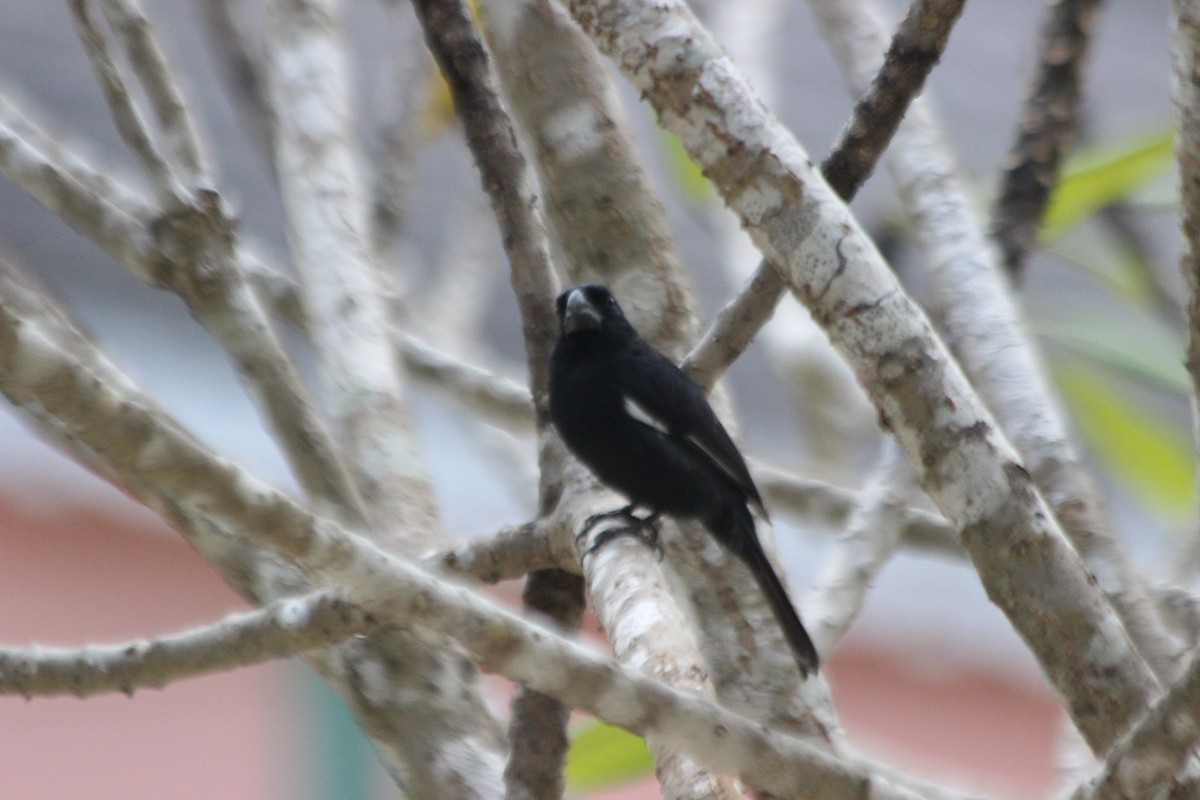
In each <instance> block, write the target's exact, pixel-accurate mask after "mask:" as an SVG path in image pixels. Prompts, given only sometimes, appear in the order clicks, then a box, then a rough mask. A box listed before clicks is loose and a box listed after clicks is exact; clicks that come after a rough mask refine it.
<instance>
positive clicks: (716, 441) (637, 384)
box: [621, 347, 766, 517]
mask: <svg viewBox="0 0 1200 800" xmlns="http://www.w3.org/2000/svg"><path fill="white" fill-rule="evenodd" d="M628 363H629V367H628V368H629V370H630V374H629V375H627V376H626V380H624V381H622V383H621V386H622V391H623V394H622V398H621V399H622V402H623V404H624V410H625V413H626V414H628V415H629V416H630V417H632V418H633V419H635V420H637V421H638V422H640V423H642V424H643V425H647V426H649V427H651V428H653V429H654V430H656V431H658V432H659V433H661V434H663V435H664V436H666V437H667V438H668V439H670V440H671V441H673V442H674V443H675V444H677V445H678V446H680V447H683V448H686V449H687V450H689V451H691V452H692V453H693V454H694V455H695V456H696V457H697V458H701V459H704V460H705V461H708V462H709V463H711V464H712V465H713V466H714V467H716V468H717V469H718V470H720V471H721V472H722V473H724V474H725V476H726V477H728V478H729V480H730V481H731V482H732V483H733V485H734V486H736V487H737V488H738V489H739V490H741V492H742V493H743V494H744V495H745V496H746V499H747V500H749V501H750V502H751V503H753V504H754V506H755V507H756V508H758V509H759V511H760V512H762V514H763V516H764V517H765V516H766V509H765V508H763V504H762V498H761V497H759V494H758V489H757V488H756V487H755V485H754V480H753V479H752V478H751V477H750V470H749V469H748V468H747V467H746V461H745V459H743V458H742V454H741V453H740V452H738V449H737V445H735V444H734V443H733V439H731V438H730V437H729V433H728V432H727V431H726V430H725V426H723V425H722V424H721V420H719V419H718V418H717V415H716V413H714V412H713V410H712V406H710V405H709V404H708V398H706V397H705V396H704V392H703V391H702V390H701V389H700V387H699V386H697V385H696V382H695V381H693V380H692V379H691V378H689V377H688V376H687V375H686V374H685V373H684V372H683V370H681V369H679V367H677V366H676V365H675V364H674V362H672V361H671V360H670V359H668V358H667V357H666V356H664V355H662V354H661V353H659V352H658V351H656V350H653V349H651V348H650V347H646V348H645V349H644V350H643V351H642V352H641V353H639V354H638V357H637V358H634V359H631V360H630V361H629V362H628Z"/></svg>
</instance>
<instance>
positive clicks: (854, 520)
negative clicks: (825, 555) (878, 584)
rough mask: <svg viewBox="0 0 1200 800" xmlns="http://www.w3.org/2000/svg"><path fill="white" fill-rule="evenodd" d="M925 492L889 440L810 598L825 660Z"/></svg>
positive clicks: (808, 608)
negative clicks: (907, 515)
mask: <svg viewBox="0 0 1200 800" xmlns="http://www.w3.org/2000/svg"><path fill="white" fill-rule="evenodd" d="M919 491H920V487H919V486H918V485H917V480H916V476H915V475H914V474H913V471H912V468H911V467H909V466H908V462H907V461H905V460H904V455H903V454H902V453H901V452H900V448H898V447H897V446H896V443H895V441H894V440H891V439H888V440H886V441H885V442H884V443H883V455H882V457H881V458H880V460H879V464H878V465H877V466H876V467H875V472H874V474H873V475H872V477H871V480H870V481H869V482H868V483H867V486H866V488H864V489H863V492H862V498H861V503H860V505H858V506H857V507H856V508H855V510H854V513H853V514H852V515H851V517H850V521H849V522H848V523H847V524H846V528H845V530H843V531H842V533H841V535H839V536H838V539H837V542H836V544H835V545H834V551H833V553H832V554H831V555H830V557H829V560H828V561H827V562H826V564H825V568H824V569H823V570H822V571H821V574H820V575H819V576H818V577H817V580H816V582H815V584H814V585H813V588H812V591H811V592H810V593H809V596H808V597H807V598H806V599H805V601H804V620H805V623H806V624H807V626H808V632H809V635H810V636H812V640H813V644H815V645H816V646H817V651H818V652H819V653H821V655H822V657H823V658H828V656H829V653H830V652H832V650H833V646H834V645H835V644H836V643H837V641H838V639H840V638H841V637H842V635H843V634H845V632H846V630H847V629H848V628H849V627H850V624H851V623H852V622H853V621H854V619H855V618H856V617H857V616H858V612H859V611H860V610H861V609H862V605H863V601H864V600H865V598H866V594H867V589H869V588H870V587H871V585H872V584H873V583H874V581H875V577H876V576H877V575H878V574H879V571H880V570H881V569H883V567H884V565H885V564H886V563H887V561H888V559H890V558H891V557H892V555H893V554H894V553H895V552H896V547H897V546H898V545H899V544H900V540H901V539H900V537H901V535H902V533H903V530H904V526H903V521H904V519H903V518H904V515H905V512H906V511H907V510H908V509H907V508H906V507H905V506H906V504H907V503H908V501H909V500H910V499H911V498H912V497H913V496H914V495H916V494H918V493H919Z"/></svg>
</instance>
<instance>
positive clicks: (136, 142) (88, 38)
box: [69, 0, 190, 208]
mask: <svg viewBox="0 0 1200 800" xmlns="http://www.w3.org/2000/svg"><path fill="white" fill-rule="evenodd" d="M90 2H91V0H69V5H70V7H71V11H72V14H73V17H74V19H75V27H76V30H77V31H78V33H79V39H80V41H81V42H83V46H84V50H85V51H86V52H87V55H88V59H89V60H90V61H91V62H92V70H93V72H95V73H96V80H97V81H98V82H99V83H100V88H101V89H103V90H104V98H105V100H107V101H108V108H109V111H111V112H112V116H113V121H114V122H115V123H116V125H117V130H118V131H119V132H120V134H121V138H122V139H123V140H124V141H125V144H126V146H127V147H129V149H130V150H131V151H132V152H133V154H134V155H135V156H136V157H137V159H138V160H139V161H140V162H141V165H142V169H143V170H145V172H146V175H147V177H149V179H150V183H151V185H152V186H153V187H154V192H155V194H156V195H157V197H158V200H159V202H160V203H161V204H162V205H163V206H164V207H165V208H174V207H175V206H177V205H178V204H180V203H181V202H182V201H183V199H184V198H185V197H186V194H187V189H188V188H190V187H186V186H185V185H183V184H182V183H181V182H180V180H179V178H178V176H176V175H175V173H174V170H173V168H172V165H171V163H170V162H169V161H167V159H166V157H165V156H164V155H163V154H162V153H161V152H160V151H159V149H158V144H157V143H156V142H155V141H154V135H153V133H152V132H151V131H150V129H149V128H148V127H147V126H146V122H145V120H144V119H143V118H142V115H141V112H140V111H138V109H137V104H136V103H135V102H134V99H133V95H132V94H131V93H130V91H129V86H128V84H126V82H125V78H124V77H123V76H122V75H121V70H120V67H118V66H117V62H116V60H115V59H114V58H113V56H112V53H111V51H110V50H109V49H108V41H107V40H106V39H105V36H104V31H103V30H101V28H100V25H99V23H98V22H97V21H96V19H95V18H94V17H93V16H92V13H91V11H90V10H89V3H90Z"/></svg>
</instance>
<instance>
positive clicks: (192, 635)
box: [0, 592, 378, 699]
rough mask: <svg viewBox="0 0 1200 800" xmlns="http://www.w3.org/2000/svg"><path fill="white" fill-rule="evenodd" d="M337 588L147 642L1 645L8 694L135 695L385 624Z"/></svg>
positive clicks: (3, 689) (1, 680) (1, 689)
mask: <svg viewBox="0 0 1200 800" xmlns="http://www.w3.org/2000/svg"><path fill="white" fill-rule="evenodd" d="M377 625H378V622H377V621H376V620H375V619H374V618H373V617H372V616H371V615H370V614H368V613H366V612H364V611H362V610H361V609H359V608H357V607H356V606H353V605H350V604H349V603H347V602H346V601H345V600H343V599H341V598H340V597H338V596H337V595H335V594H333V593H331V592H320V593H316V594H310V595H305V596H303V597H294V598H288V599H286V600H278V601H276V602H274V603H272V604H270V605H268V606H265V607H263V608H259V609H255V610H254V611H247V612H241V613H238V614H232V615H230V616H228V617H226V618H225V619H223V620H221V621H220V622H217V623H215V624H212V625H205V626H203V627H200V628H195V629H193V630H189V631H184V632H182V633H177V634H172V635H170V636H163V637H160V638H157V639H153V640H150V641H147V640H145V639H139V640H136V641H132V642H125V643H124V644H117V645H87V646H86V647H83V648H47V647H39V646H34V647H31V648H27V649H15V648H3V649H0V694H21V695H24V696H25V698H26V699H29V698H31V697H34V696H37V697H50V696H54V695H62V694H70V695H74V696H75V697H80V698H83V697H90V696H92V695H94V694H100V693H102V692H117V691H119V692H123V693H125V694H127V695H130V696H132V695H133V693H134V691H136V690H138V689H161V688H163V687H164V686H166V685H167V684H169V683H174V682H175V681H178V680H182V679H183V678H191V677H195V676H197V675H205V674H209V673H213V672H219V671H222V670H229V669H234V668H235V667H245V666H250V665H252V664H259V663H262V662H264V661H268V660H271V659H276V658H287V657H288V656H293V655H296V654H298V653H302V652H304V651H305V650H311V649H314V648H318V647H325V646H327V645H330V644H335V643H337V642H339V641H341V640H342V639H345V638H347V637H349V636H353V635H355V634H359V633H365V632H367V631H368V630H370V629H372V628H375V627H377Z"/></svg>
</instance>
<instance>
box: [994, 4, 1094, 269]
mask: <svg viewBox="0 0 1200 800" xmlns="http://www.w3.org/2000/svg"><path fill="white" fill-rule="evenodd" d="M1099 7H1100V0H1057V2H1055V3H1053V4H1052V5H1050V6H1049V7H1048V8H1047V9H1046V19H1045V21H1044V22H1043V23H1042V32H1041V40H1040V42H1039V44H1038V67H1037V71H1036V73H1035V74H1034V76H1033V80H1032V81H1031V82H1030V85H1029V89H1028V91H1027V93H1026V96H1025V103H1024V107H1023V108H1022V111H1021V121H1020V123H1019V124H1018V126H1017V137H1016V141H1014V142H1013V145H1012V149H1011V150H1010V151H1009V154H1008V160H1007V162H1006V164H1005V167H1004V175H1003V178H1002V180H1001V184H1000V191H999V193H998V194H997V196H996V204H995V206H994V207H993V208H992V230H991V233H992V238H993V239H995V241H996V244H997V245H999V247H1000V250H1001V254H1002V258H1003V262H1004V266H1005V268H1006V269H1007V270H1008V274H1009V275H1010V276H1011V277H1012V278H1013V280H1019V279H1020V277H1021V273H1022V270H1023V269H1024V266H1025V262H1026V261H1027V259H1028V258H1029V253H1030V250H1032V248H1033V245H1034V241H1035V239H1036V236H1037V231H1038V227H1039V226H1040V224H1041V221H1042V214H1043V212H1044V211H1045V209H1046V203H1047V201H1048V200H1049V198H1050V190H1051V188H1053V186H1054V183H1055V181H1056V180H1058V166H1059V164H1060V163H1061V161H1062V158H1063V155H1064V153H1066V151H1067V148H1069V147H1070V145H1071V143H1072V141H1073V140H1074V138H1075V136H1076V134H1077V132H1078V128H1079V104H1080V103H1079V101H1080V95H1081V86H1080V78H1081V73H1082V71H1083V64H1084V60H1085V58H1086V56H1087V51H1088V46H1089V45H1090V44H1091V39H1092V31H1093V30H1094V29H1095V27H1096V17H1097V14H1098V11H1099Z"/></svg>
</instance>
